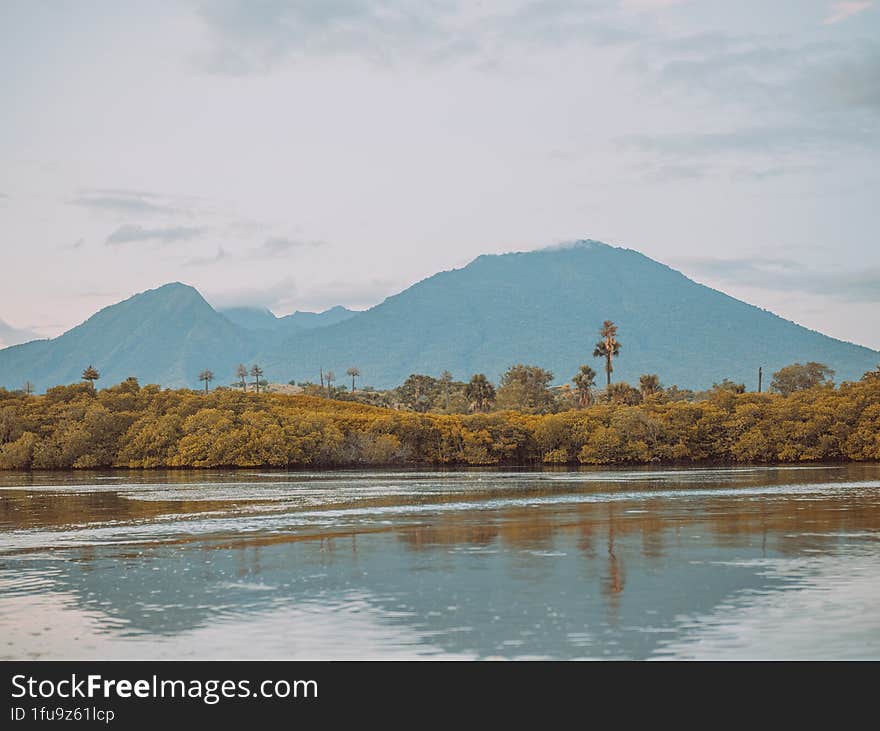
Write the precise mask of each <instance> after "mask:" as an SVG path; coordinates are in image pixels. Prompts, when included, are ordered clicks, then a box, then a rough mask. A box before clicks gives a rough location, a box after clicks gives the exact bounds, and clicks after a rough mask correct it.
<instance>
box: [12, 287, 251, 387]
mask: <svg viewBox="0 0 880 731" xmlns="http://www.w3.org/2000/svg"><path fill="white" fill-rule="evenodd" d="M260 347H262V343H261V342H260V340H259V338H258V337H256V336H255V335H254V334H253V333H252V332H250V331H248V330H246V329H244V328H242V327H239V326H238V325H235V324H233V323H231V322H229V320H227V319H226V318H225V317H223V316H222V315H220V314H219V313H218V312H217V311H216V310H214V308H212V307H211V305H209V304H208V303H207V302H206V301H205V300H204V298H203V297H202V296H201V295H200V294H199V293H198V292H197V291H196V290H195V289H193V288H192V287H189V286H187V285H184V284H180V283H173V284H166V285H165V286H163V287H159V288H158V289H153V290H149V291H147V292H143V293H142V294H137V295H135V296H134V297H130V298H129V299H127V300H125V301H123V302H120V303H118V304H115V305H111V306H110V307H105V308H104V309H103V310H101V311H100V312H98V313H96V314H95V315H92V317H90V318H89V319H88V320H86V321H85V322H84V323H82V324H81V325H78V326H77V327H75V328H73V329H72V330H69V331H67V332H66V333H64V334H63V335H61V336H59V337H57V338H55V339H53V340H38V341H36V342H32V343H26V344H24V345H17V346H15V347H12V348H7V349H5V350H0V385H3V386H6V387H7V388H20V387H21V384H22V383H24V381H25V380H30V381H32V382H33V383H34V384H35V386H36V388H37V389H38V390H44V389H46V388H47V387H49V386H53V385H56V384H59V383H72V382H75V381H78V380H79V379H80V375H81V373H82V370H83V368H85V367H86V366H87V365H89V364H90V363H91V364H93V365H94V366H95V367H96V368H97V369H98V370H99V371H100V372H101V380H100V382H99V385H110V384H112V383H117V382H119V381H122V380H124V379H125V378H127V377H128V376H135V377H137V378H138V379H140V381H141V382H142V383H160V384H163V385H167V386H185V385H198V374H199V372H200V371H201V370H203V369H205V368H209V369H211V370H213V371H214V373H215V374H217V379H218V380H217V383H228V382H231V381H232V380H234V379H233V375H232V374H233V373H234V370H235V366H236V365H237V364H238V363H239V362H240V361H242V360H246V359H247V358H248V357H249V356H251V355H253V354H254V352H255V351H256V350H257V349H259V348H260Z"/></svg>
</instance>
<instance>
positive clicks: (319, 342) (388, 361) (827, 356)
mask: <svg viewBox="0 0 880 731" xmlns="http://www.w3.org/2000/svg"><path fill="white" fill-rule="evenodd" d="M605 319H611V320H614V321H615V322H616V323H617V324H618V326H619V327H620V333H619V337H620V340H621V342H622V343H623V348H622V351H621V355H620V358H618V359H617V360H616V362H615V371H614V378H615V380H627V381H630V382H635V381H637V379H638V376H639V374H641V373H657V374H659V376H660V379H661V381H662V382H663V383H664V384H673V383H675V384H678V385H680V386H688V387H692V388H705V387H708V386H710V385H711V384H712V383H713V382H717V381H721V380H722V379H724V378H731V379H734V380H736V381H741V382H744V383H746V385H747V386H748V387H749V388H754V387H755V380H756V372H757V369H758V366H763V367H764V373H765V374H766V378H765V384H769V380H770V374H771V372H772V371H773V370H777V369H778V368H780V367H781V366H783V365H786V364H788V363H792V362H795V361H801V362H804V361H808V360H816V361H820V362H823V363H827V364H828V365H829V366H831V367H832V368H834V369H835V370H836V371H837V380H838V381H840V380H852V379H856V378H858V377H859V376H861V374H862V373H864V372H865V371H867V370H870V369H872V368H874V367H875V366H876V365H877V363H878V361H880V353H878V352H877V351H875V350H871V349H869V348H865V347H862V346H859V345H854V344H852V343H846V342H843V341H841V340H836V339H834V338H830V337H827V336H825V335H822V334H821V333H818V332H815V331H812V330H808V329H806V328H804V327H801V326H799V325H797V324H795V323H793V322H790V321H788V320H784V319H782V318H780V317H778V316H776V315H774V314H773V313H771V312H768V311H766V310H762V309H760V308H758V307H754V306H752V305H749V304H746V303H744V302H741V301H739V300H736V299H734V298H733V297H729V296H728V295H725V294H723V293H721V292H718V291H717V290H714V289H711V288H709V287H705V286H703V285H701V284H698V283H696V282H694V281H692V280H690V279H688V278H687V277H685V276H684V275H683V274H681V273H680V272H677V271H675V270H673V269H671V268H669V267H668V266H665V265H664V264H660V263H658V262H656V261H653V260H652V259H649V258H648V257H646V256H644V255H642V254H640V253H638V252H636V251H632V250H629V249H622V248H616V247H611V246H607V245H605V244H602V243H599V242H595V241H579V242H575V243H573V244H569V245H566V246H561V247H553V248H550V249H542V250H539V251H533V252H526V253H512V254H502V255H487V256H480V257H477V258H476V259H475V260H474V261H472V262H471V263H470V264H468V265H467V266H465V267H463V268H461V269H456V270H452V271H447V272H441V273H439V274H436V275H434V276H432V277H429V278H428V279H425V280H424V281H422V282H419V283H418V284H415V285H413V286H412V287H410V288H408V289H406V290H404V291H403V292H401V293H400V294H397V295H394V296H393V297H389V298H388V299H386V300H385V301H384V302H382V303H381V304H379V305H376V306H375V307H373V308H371V309H369V310H366V311H364V312H352V311H350V310H346V309H345V308H342V307H337V308H333V309H331V310H328V311H326V312H323V313H303V312H297V313H294V314H293V315H289V316H287V317H283V318H278V317H275V315H274V314H273V313H271V312H270V311H268V310H260V309H250V308H236V309H234V310H223V311H222V314H221V313H220V312H217V311H216V310H214V309H213V308H212V307H211V306H210V305H209V304H208V303H207V302H206V301H205V300H204V299H203V298H202V296H201V295H200V294H199V293H198V292H197V291H196V290H195V289H193V288H192V287H188V286H186V285H183V284H179V283H175V284H169V285H165V286H164V287H160V288H158V289H155V290H150V291H148V292H144V293H142V294H139V295H135V296H134V297H131V298H130V299H127V300H125V301H124V302H120V303H119V304H116V305H112V306H110V307H107V308H105V309H103V310H101V311H100V312H99V313H97V314H96V315H94V316H93V317H91V318H89V320H87V321H86V322H84V323H83V324H82V325H79V326H78V327H76V328H74V329H72V330H70V331H69V332H67V333H65V334H64V335H62V336H60V337H58V338H55V339H53V340H40V341H35V342H33V343H27V344H24V345H18V346H14V347H11V348H6V349H4V350H0V385H2V386H6V387H7V388H19V387H21V384H22V383H24V381H25V380H30V381H32V382H33V383H34V384H36V386H37V388H38V389H39V390H43V389H45V388H46V387H47V386H50V385H54V384H57V383H67V382H72V381H77V380H79V377H80V373H81V371H82V369H83V368H85V367H86V366H87V365H89V363H92V364H94V365H95V367H97V368H98V369H99V370H100V371H101V372H102V379H101V384H109V383H113V382H118V381H120V380H122V379H124V378H126V377H127V376H130V375H133V376H137V377H138V378H139V379H140V380H141V382H142V383H148V382H149V383H161V384H163V385H166V386H198V374H199V372H200V371H201V370H202V369H204V368H210V369H211V370H213V371H214V373H215V374H216V376H217V380H216V381H215V385H217V384H224V383H229V382H231V381H232V380H233V373H234V370H235V366H236V365H237V364H238V363H240V362H244V363H253V362H259V363H260V364H261V365H262V366H263V367H264V369H265V372H266V376H267V378H269V380H271V381H275V382H285V381H288V380H291V379H295V380H298V381H303V380H311V381H317V379H318V371H319V368H323V369H324V370H327V369H331V370H334V371H335V372H336V374H337V377H339V376H341V375H342V374H343V373H344V372H345V369H346V368H348V367H349V366H357V367H358V368H359V369H360V371H361V373H362V379H361V382H362V383H364V384H370V385H373V386H375V387H377V388H384V387H390V386H394V385H398V384H399V383H401V382H402V381H403V380H404V379H405V378H406V377H407V376H408V375H409V374H410V373H429V374H434V375H438V374H439V373H440V372H441V371H443V370H449V371H451V372H452V373H453V375H454V376H455V377H456V378H458V379H466V378H468V377H469V376H470V375H471V374H473V373H475V372H483V373H486V374H487V375H488V376H489V377H490V378H491V379H493V380H497V378H498V377H499V376H500V375H501V373H503V371H504V370H506V368H507V367H508V366H510V365H511V364H513V363H517V362H523V363H530V364H535V365H541V366H543V367H545V368H548V369H550V370H552V371H553V372H554V373H555V375H556V381H557V382H565V381H568V380H569V379H570V378H571V377H572V375H574V373H575V372H576V371H577V368H578V366H579V365H580V364H581V363H589V364H591V365H593V367H594V368H595V369H596V371H598V372H600V376H601V363H600V362H599V361H598V359H594V358H593V357H592V351H593V345H594V343H595V341H596V339H597V331H598V328H599V325H600V324H601V322H602V321H603V320H605Z"/></svg>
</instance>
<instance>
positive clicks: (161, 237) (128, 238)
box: [105, 224, 205, 246]
mask: <svg viewBox="0 0 880 731" xmlns="http://www.w3.org/2000/svg"><path fill="white" fill-rule="evenodd" d="M204 232H205V229H204V228H201V227H195V226H166V227H160V228H145V227H143V226H140V225H137V224H125V225H124V226H120V227H119V228H117V229H116V230H115V231H113V233H111V234H110V235H109V236H108V237H107V239H106V241H105V243H106V244H107V245H111V246H113V245H118V244H129V243H137V242H150V241H155V242H158V243H160V244H170V243H173V242H175V241H186V240H189V239H193V238H196V237H198V236H201V235H202V234H203V233H204Z"/></svg>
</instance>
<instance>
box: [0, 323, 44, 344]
mask: <svg viewBox="0 0 880 731" xmlns="http://www.w3.org/2000/svg"><path fill="white" fill-rule="evenodd" d="M38 337H39V335H37V334H36V333H35V332H32V331H30V330H24V329H19V328H15V327H12V325H7V324H6V323H5V322H3V320H0V348H7V347H9V346H10V345H18V344H19V343H26V342H28V341H30V340H36V339H37V338H38Z"/></svg>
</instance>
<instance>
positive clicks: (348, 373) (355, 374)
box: [345, 366, 361, 393]
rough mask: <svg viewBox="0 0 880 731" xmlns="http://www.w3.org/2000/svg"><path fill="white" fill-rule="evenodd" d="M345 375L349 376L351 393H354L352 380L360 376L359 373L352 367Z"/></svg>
mask: <svg viewBox="0 0 880 731" xmlns="http://www.w3.org/2000/svg"><path fill="white" fill-rule="evenodd" d="M345 375H347V376H351V392H352V393H354V379H355V378H358V377H359V376H360V375H361V372H360V371H359V370H358V369H357V368H355V367H354V366H352V367H351V368H349V369H348V370H347V371H346V372H345Z"/></svg>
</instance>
